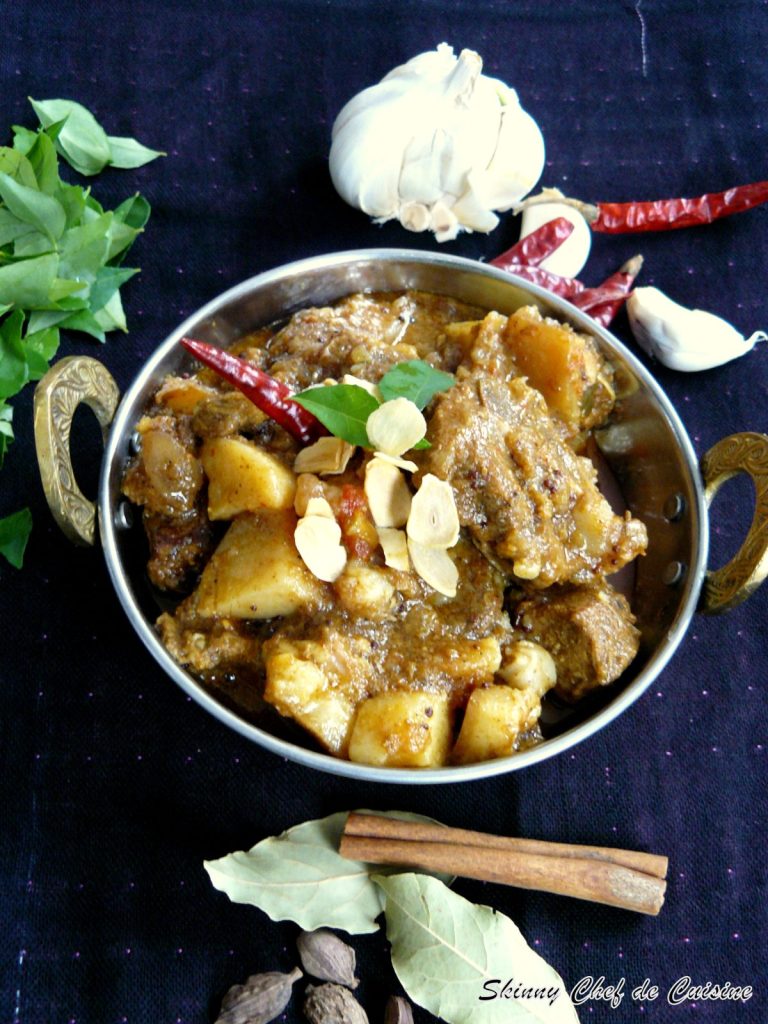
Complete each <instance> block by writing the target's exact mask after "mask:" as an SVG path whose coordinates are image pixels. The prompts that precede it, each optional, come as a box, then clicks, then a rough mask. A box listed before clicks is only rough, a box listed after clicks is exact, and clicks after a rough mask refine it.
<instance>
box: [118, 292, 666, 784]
mask: <svg viewBox="0 0 768 1024" xmlns="http://www.w3.org/2000/svg"><path fill="white" fill-rule="evenodd" d="M232 351H233V352H235V353H237V354H238V355H239V356H240V357H241V358H243V359H245V360H247V361H248V362H249V363H251V364H253V365H254V366H256V367H258V368H260V369H262V370H264V371H266V372H267V373H269V374H270V375H271V376H272V377H274V378H276V379H278V380H279V381H282V382H283V383H284V384H285V385H287V386H288V387H289V388H290V390H291V392H292V393H294V394H295V393H299V392H302V391H305V390H306V389H308V388H313V387H319V386H325V387H333V386H335V385H337V384H339V383H345V384H348V385H349V384H352V385H354V386H356V387H359V388H362V389H364V390H365V391H366V392H367V393H368V394H369V395H372V396H373V397H374V398H376V402H375V403H374V405H378V401H380V400H382V396H381V395H380V394H379V392H378V388H377V385H378V384H379V382H380V381H382V378H383V377H384V375H385V374H387V373H388V372H390V371H392V370H393V368H396V367H399V366H401V364H403V363H409V364H412V363H413V362H414V361H420V362H421V363H426V364H428V365H429V366H430V367H433V368H435V369H437V370H440V371H443V372H444V373H448V374H451V375H452V380H451V382H450V385H449V386H446V387H444V389H443V390H441V391H439V393H436V394H434V396H433V397H431V398H430V399H429V401H428V403H427V404H426V406H425V407H424V408H423V412H422V413H418V407H417V405H414V403H413V402H410V401H409V400H407V399H404V398H398V399H395V400H392V399H388V400H387V401H386V402H384V403H383V404H382V405H381V406H380V407H379V408H380V414H379V421H378V425H376V429H374V426H375V425H374V422H373V421H372V420H371V419H369V420H368V425H369V434H368V436H369V437H370V438H371V442H370V444H369V446H362V445H357V446H354V445H352V444H348V443H347V442H346V441H344V440H341V439H340V438H339V437H333V436H330V435H329V436H326V437H324V438H321V439H320V440H319V441H316V442H313V443H311V444H302V443H301V442H299V441H297V440H295V439H294V437H292V436H291V434H290V433H288V432H287V431H286V429H284V428H283V427H282V426H279V425H278V424H277V423H276V422H275V421H274V420H272V419H271V418H269V417H268V416H266V415H265V414H264V413H263V412H261V411H260V410H259V409H258V408H257V407H256V406H255V405H254V404H252V402H251V401H249V399H248V398H247V397H246V396H245V395H244V394H242V393H241V392H240V391H238V390H236V389H235V388H233V387H232V385H231V384H229V383H228V382H226V381H224V380H222V379H221V378H220V377H218V376H217V375H216V374H214V373H213V372H212V371H211V370H209V369H201V370H200V371H199V372H197V373H195V374H194V375H191V376H188V377H168V378H166V380H165V381H164V382H163V384H162V386H161V387H160V389H159V390H158V391H157V393H156V394H155V396H154V399H153V401H152V404H151V407H150V408H149V409H148V411H147V413H146V415H145V416H144V417H143V418H142V420H141V421H140V422H139V423H138V424H137V432H138V435H139V438H140V444H139V447H138V452H137V454H136V455H135V456H133V457H132V459H131V462H130V464H129V465H128V467H127V470H126V473H125V477H124V481H123V490H124V493H125V494H126V495H127V497H128V498H129V499H130V500H131V501H133V502H134V503H136V504H137V505H140V506H142V509H143V523H144V528H145V532H146V536H147V539H148V546H149V558H148V564H147V569H148V574H149V578H150V581H151V583H152V584H153V586H154V587H155V588H157V589H158V590H160V591H164V592H166V593H167V595H168V597H170V598H172V599H173V600H172V602H171V603H170V604H169V603H168V602H167V601H166V606H167V607H170V608H173V611H167V612H164V613H163V614H162V615H160V617H159V619H158V620H157V627H156V628H157V630H158V633H159V635H160V637H161V639H162V641H163V643H164V644H165V646H166V647H167V649H168V650H169V652H170V653H171V655H172V656H173V657H174V658H175V659H176V661H178V662H179V664H181V665H183V666H184V667H185V668H187V669H188V670H189V671H190V672H191V673H192V674H194V675H195V676H196V677H198V678H199V679H201V680H202V681H203V682H204V683H205V684H206V685H207V686H208V687H209V688H211V689H212V690H213V691H214V692H215V693H216V694H217V696H218V697H219V698H220V699H221V700H222V701H224V702H226V703H227V704H229V705H230V706H235V707H237V708H238V709H239V710H240V712H241V713H242V714H243V715H244V716H245V717H249V716H250V717H253V716H258V715H263V714H264V709H265V708H267V709H269V711H268V714H270V715H272V716H273V717H274V719H275V721H276V722H277V721H279V722H286V721H288V722H290V723H291V729H294V730H296V732H298V731H299V730H298V727H300V729H301V730H303V737H304V740H303V741H304V742H305V743H306V744H308V745H310V746H316V747H317V748H318V749H320V750H323V751H325V752H327V753H330V754H332V755H334V756H336V757H339V758H347V759H349V760H352V761H356V762H361V763H365V764H371V765H378V766H385V767H423V768H430V767H437V766H440V765H445V764H463V763H468V762H477V761H485V760H488V759H491V758H497V757H503V756H506V755H509V754H512V753H514V752H516V751H518V750H520V749H521V748H525V747H528V746H530V745H531V744H533V743H536V742H537V741H539V740H540V739H541V732H540V730H539V717H540V715H541V709H542V701H543V700H545V699H547V694H548V693H549V691H552V694H555V695H556V696H555V697H554V700H555V701H556V702H559V703H562V702H567V703H574V702H576V701H578V700H580V699H581V698H582V697H584V696H585V695H586V694H589V693H590V692H591V691H593V690H595V689H597V688H599V687H603V686H606V685H608V684H609V683H611V682H613V681H614V680H616V679H617V678H618V677H619V676H620V675H621V674H622V673H623V672H624V670H625V669H626V668H627V667H628V665H629V664H630V663H631V662H632V660H633V658H634V657H635V655H636V654H637V651H638V646H639V632H638V630H637V629H636V628H635V625H634V621H635V620H634V617H633V615H632V612H631V609H630V607H629V604H628V602H627V599H626V598H625V597H624V596H623V594H622V593H620V592H619V591H618V589H616V588H615V587H614V586H612V584H611V576H612V574H614V573H616V572H617V571H618V570H620V569H621V568H622V567H623V566H625V565H627V564H628V563H629V562H631V561H632V560H633V559H634V558H635V557H636V556H638V555H642V554H643V553H644V551H645V548H646V544H647V535H646V529H645V526H644V525H643V524H642V523H641V522H640V521H638V520H637V519H634V518H633V517H632V516H631V515H630V514H629V513H628V512H623V513H619V512H617V511H614V509H613V508H612V507H611V505H610V504H609V502H608V501H607V500H606V498H605V497H604V496H603V494H602V493H601V492H600V490H599V489H598V482H597V470H596V467H595V464H594V463H593V461H592V460H591V459H590V458H589V456H588V454H587V453H589V451H590V445H591V444H593V442H592V441H591V433H592V431H593V430H594V429H595V428H596V427H599V426H601V425H603V424H605V423H606V421H607V420H608V419H609V417H610V415H611V411H612V407H613V403H614V397H615V396H614V383H613V381H614V376H613V371H612V368H611V366H610V365H609V364H608V363H607V362H606V360H605V359H604V358H603V356H602V355H601V354H600V352H599V350H598V348H597V346H596V344H595V342H594V341H593V340H592V339H591V338H589V337H588V336H585V335H582V334H579V333H577V332H576V331H575V330H573V329H572V328H571V327H569V326H567V325H564V324H561V323H559V322H557V321H554V320H551V319H547V318H544V317H542V315H541V314H540V313H539V312H538V310H537V309H536V308H534V307H532V306H527V307H523V308H521V309H519V310H517V312H515V313H514V314H512V315H511V316H509V317H507V316H502V315H501V314H499V313H495V312H490V313H487V312H486V311H484V310H480V309H477V308H474V307H471V306H467V305H464V304H461V303H459V302H456V301H454V300H452V299H448V298H445V297H441V296H437V295H431V294H427V293H423V292H404V293H377V294H355V295H351V296H349V297H347V298H345V299H343V300H341V301H340V302H338V303H336V304H335V305H333V306H330V307H326V308H313V309H306V310H303V311H301V312H299V313H297V314H295V315H294V316H293V317H292V318H291V319H290V320H289V321H288V322H287V323H284V324H282V325H276V326H274V327H269V328H264V329H261V330H259V331H257V332H255V333H252V334H249V335H247V336H246V337H244V338H242V339H241V340H240V341H239V342H238V343H237V344H236V345H235V346H234V348H233V349H232ZM355 393H356V392H355ZM339 394H341V392H339ZM385 406H386V407H387V408H386V409H385ZM417 413H418V415H420V416H423V421H421V422H423V429H422V430H421V431H419V430H418V429H416V431H415V432H413V431H412V430H411V423H412V422H413V423H417V422H419V421H418V420H417ZM424 431H425V432H426V437H425V440H423V441H421V442H419V443H417V441H416V438H417V437H418V435H419V434H420V433H424ZM395 435H396V437H397V438H399V439H400V444H399V448H400V449H403V445H406V448H405V450H398V445H397V443H396V442H393V443H392V445H390V447H389V449H388V450H387V443H388V441H387V440H386V439H388V438H390V437H393V436H395ZM381 438H384V440H381ZM403 438H405V440H403ZM374 439H375V440H374ZM377 446H378V448H380V449H381V450H376V448H377ZM408 446H409V447H408ZM548 699H552V698H548ZM289 735H290V733H289Z"/></svg>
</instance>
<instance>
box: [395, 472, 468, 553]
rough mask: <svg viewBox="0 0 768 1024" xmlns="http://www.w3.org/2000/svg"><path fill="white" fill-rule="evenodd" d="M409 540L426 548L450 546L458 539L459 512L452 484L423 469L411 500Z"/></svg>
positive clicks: (408, 528) (407, 527) (408, 523)
mask: <svg viewBox="0 0 768 1024" xmlns="http://www.w3.org/2000/svg"><path fill="white" fill-rule="evenodd" d="M406 531H407V533H408V538H409V540H413V541H416V543H417V544H420V545H423V546H424V547H428V548H452V547H453V545H454V544H455V543H456V542H457V541H458V539H459V513H458V512H457V510H456V500H455V498H454V496H453V488H452V487H451V485H450V484H449V483H446V481H445V480H439V479H438V478H437V477H436V476H433V475H432V473H427V474H426V475H425V476H424V478H423V480H422V481H421V486H420V487H419V489H418V491H417V492H416V494H415V495H414V496H413V498H412V500H411V511H410V514H409V516H408V522H407V524H406Z"/></svg>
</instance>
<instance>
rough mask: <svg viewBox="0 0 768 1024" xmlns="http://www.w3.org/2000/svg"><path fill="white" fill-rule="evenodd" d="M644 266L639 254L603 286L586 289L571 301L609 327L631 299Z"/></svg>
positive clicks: (607, 279) (606, 280)
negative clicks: (634, 286) (636, 280)
mask: <svg viewBox="0 0 768 1024" xmlns="http://www.w3.org/2000/svg"><path fill="white" fill-rule="evenodd" d="M642 265H643V257H642V256H640V255H639V254H638V255H637V256H633V257H632V259H630V260H627V262H626V263H625V264H624V265H623V266H622V267H620V268H619V269H618V270H617V271H616V273H615V274H611V276H610V277H608V278H606V279H605V281H603V283H602V284H600V285H598V286H597V287H596V288H585V289H584V291H582V292H579V294H578V295H574V296H573V298H572V299H571V301H572V302H573V304H574V306H578V307H579V309H581V310H583V311H584V312H585V313H589V315H590V316H591V317H592V319H593V320H595V321H597V323H599V324H601V325H602V326H603V327H607V326H608V325H609V324H610V323H611V322H612V321H613V319H614V317H615V316H616V314H617V313H618V312H619V310H620V309H621V307H622V306H623V305H624V303H625V302H626V301H627V299H628V298H629V294H630V292H631V291H632V285H633V284H634V283H635V278H636V277H637V275H638V274H639V273H640V269H641V267H642Z"/></svg>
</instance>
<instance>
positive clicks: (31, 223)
mask: <svg viewBox="0 0 768 1024" xmlns="http://www.w3.org/2000/svg"><path fill="white" fill-rule="evenodd" d="M30 102H31V103H32V106H33V108H34V110H35V113H36V114H37V116H38V119H39V121H40V127H39V129H38V130H36V131H33V130H31V129H29V128H25V127H22V126H20V125H14V126H13V144H12V145H11V146H0V466H2V463H3V460H4V458H5V454H6V452H7V449H8V446H9V445H10V444H11V443H12V441H13V440H14V431H13V409H12V407H11V406H9V405H8V404H7V403H8V399H10V398H13V396H14V395H17V394H18V393H19V392H20V391H21V390H22V389H23V388H24V386H25V385H26V384H27V383H29V382H30V381H36V380H39V379H40V378H41V377H42V376H43V375H44V374H45V372H46V371H47V369H48V365H49V363H50V360H51V359H52V358H53V357H54V356H55V355H56V352H57V350H58V347H59V340H60V331H61V330H62V329H65V330H66V329H68V330H72V331H80V332H82V333H84V334H88V335H90V336H91V337H93V338H95V339H96V340H97V341H100V342H103V341H104V340H105V335H106V334H107V333H108V332H109V331H113V330H120V331H127V324H126V319H125V313H124V311H123V305H122V300H121V297H120V288H121V286H122V285H123V284H125V282H126V281H128V280H129V279H130V278H131V277H133V275H134V274H136V273H138V268H135V267H125V266H123V260H124V259H125V256H126V254H127V252H128V250H129V249H130V247H131V245H132V244H133V242H134V240H135V239H136V237H137V236H138V235H139V234H140V232H141V231H143V229H144V225H145V224H146V223H147V220H148V218H149V214H150V206H149V203H148V202H147V201H146V199H144V197H143V196H141V195H139V193H136V194H134V195H132V196H129V197H128V198H127V199H126V200H125V201H124V202H122V203H120V205H119V206H118V207H117V208H116V209H114V210H105V209H104V207H103V206H102V205H101V203H99V201H98V200H97V199H96V198H95V196H93V194H92V193H91V190H90V188H83V187H82V186H80V185H73V184H70V183H69V182H67V181H65V180H63V179H62V178H61V177H60V175H59V156H62V157H63V158H64V159H65V160H66V161H67V162H68V163H69V164H70V165H71V166H72V167H73V168H74V169H75V170H77V171H78V172H80V173H81V174H84V175H94V174H97V173H98V172H99V171H101V170H102V169H103V168H104V167H106V166H107V165H111V166H113V167H140V166H141V165H142V164H144V163H147V162H148V161H149V160H153V159H155V157H157V156H162V155H164V154H162V153H160V152H159V151H157V150H152V149H148V148H147V147H146V146H143V145H142V144H141V143H139V142H137V141H136V140H135V139H127V138H121V137H116V136H109V135H107V134H106V132H105V131H104V129H103V128H102V127H101V125H100V124H99V123H98V122H97V121H96V119H95V118H94V116H93V114H91V113H90V112H89V111H88V110H86V109H85V107H83V106H81V105H80V104H79V103H75V102H73V101H72V100H62V99H56V100H40V101H38V100H30ZM31 528H32V517H31V514H30V513H29V510H28V509H22V510H21V511H19V512H16V513H13V514H12V515H10V516H6V517H5V518H3V519H0V554H2V555H3V556H4V557H5V558H6V559H7V560H8V561H9V562H10V563H11V565H13V566H15V567H16V568H21V565H22V562H23V557H24V549H25V546H26V543H27V540H28V538H29V533H30V530H31Z"/></svg>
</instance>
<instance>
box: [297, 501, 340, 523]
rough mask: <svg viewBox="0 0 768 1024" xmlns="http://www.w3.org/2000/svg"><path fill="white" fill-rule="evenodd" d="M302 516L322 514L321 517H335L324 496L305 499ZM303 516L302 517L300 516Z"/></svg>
mask: <svg viewBox="0 0 768 1024" xmlns="http://www.w3.org/2000/svg"><path fill="white" fill-rule="evenodd" d="M304 516H322V517H323V519H335V518H336V516H335V515H334V514H333V509H332V508H331V506H330V505H329V504H328V502H327V501H326V500H325V498H317V497H313V498H310V499H309V500H308V501H307V505H306V508H305V510H304ZM302 518H303V517H302Z"/></svg>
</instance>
